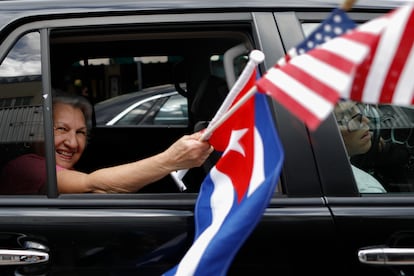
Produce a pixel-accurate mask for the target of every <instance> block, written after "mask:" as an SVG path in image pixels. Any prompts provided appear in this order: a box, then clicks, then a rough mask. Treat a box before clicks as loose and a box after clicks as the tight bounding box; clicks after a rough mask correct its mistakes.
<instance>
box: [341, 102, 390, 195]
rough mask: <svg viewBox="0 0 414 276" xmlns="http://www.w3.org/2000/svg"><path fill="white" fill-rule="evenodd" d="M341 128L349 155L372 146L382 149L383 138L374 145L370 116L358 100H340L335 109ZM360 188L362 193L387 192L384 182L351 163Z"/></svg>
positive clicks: (364, 151) (367, 149)
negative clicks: (358, 103) (365, 112)
mask: <svg viewBox="0 0 414 276" xmlns="http://www.w3.org/2000/svg"><path fill="white" fill-rule="evenodd" d="M334 113H335V117H336V120H337V123H338V125H339V130H340V131H341V135H342V138H343V141H344V144H345V147H346V150H347V152H348V156H349V157H350V158H351V157H352V156H355V155H358V154H365V153H367V152H368V151H369V149H370V148H371V146H377V147H379V149H380V150H381V149H382V148H383V147H384V143H383V140H380V143H379V144H378V145H372V142H371V135H372V134H371V132H370V127H369V122H370V120H369V118H368V117H367V116H366V115H365V114H364V112H363V111H362V108H360V107H359V106H358V105H357V103H356V102H353V101H348V100H346V101H340V102H339V103H338V104H337V105H336V106H335V109H334ZM351 167H352V172H353V173H354V177H355V181H356V184H357V186H358V190H359V192H361V193H386V192H387V191H386V190H385V189H384V187H383V186H382V184H381V183H380V182H379V181H378V180H377V179H376V178H375V177H373V176H372V175H370V174H369V173H367V172H365V171H364V170H361V169H360V168H358V167H356V166H355V165H353V164H351Z"/></svg>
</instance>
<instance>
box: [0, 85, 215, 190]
mask: <svg viewBox="0 0 414 276" xmlns="http://www.w3.org/2000/svg"><path fill="white" fill-rule="evenodd" d="M91 116H92V106H91V105H90V104H89V102H88V101H87V100H86V99H85V98H84V97H81V96H76V95H68V94H63V93H60V94H56V95H55V96H54V97H53V122H54V137H55V157H56V174H57V184H58V190H59V192H60V193H129V192H136V191H138V190H139V189H141V188H142V187H144V186H146V185H148V184H150V183H152V182H155V181H157V180H159V179H161V178H162V177H164V176H166V175H168V174H169V173H170V172H172V171H176V170H180V169H188V168H192V167H199V166H201V165H202V164H203V163H204V161H205V160H206V159H207V157H208V156H209V155H210V153H211V152H212V151H213V147H212V146H211V145H210V144H209V143H208V142H203V141H200V140H199V138H200V136H201V134H200V132H197V133H194V134H192V135H184V136H183V137H181V138H180V139H178V140H177V141H176V142H175V143H173V144H172V145H171V146H170V147H169V148H168V149H166V150H165V151H163V152H161V153H159V154H157V155H154V156H151V157H149V158H146V159H142V160H139V161H136V162H131V163H127V164H122V165H118V166H113V167H108V168H103V169H99V170H96V171H94V172H91V173H89V174H87V173H83V172H80V171H76V170H74V169H73V168H74V165H75V164H76V163H77V162H78V160H79V159H80V157H81V156H82V153H83V152H84V149H85V147H86V143H87V136H88V132H89V130H90V128H91ZM102 150H103V151H105V149H104V148H103V149H102ZM1 176H2V178H1V179H2V183H1V185H0V193H1V194H32V193H42V192H43V191H44V190H45V188H44V186H45V184H46V167H45V161H44V157H43V156H40V155H36V154H26V155H22V156H20V157H18V158H16V159H14V160H12V161H10V162H9V163H8V164H7V165H6V166H5V167H4V168H3V170H2V172H1ZM28 181H30V182H31V183H30V185H28Z"/></svg>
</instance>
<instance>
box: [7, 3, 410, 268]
mask: <svg viewBox="0 0 414 276" xmlns="http://www.w3.org/2000/svg"><path fill="white" fill-rule="evenodd" d="M30 3H31V4H32V5H33V6H34V7H35V8H30V7H29V6H28V5H29V2H25V1H3V2H0V15H1V16H0V40H1V42H2V43H1V45H0V57H1V58H3V57H4V56H5V55H6V54H7V49H9V48H10V47H11V46H12V45H13V43H14V42H15V41H16V40H17V38H18V37H20V36H21V34H22V33H25V32H27V31H29V30H33V29H37V28H39V29H43V30H42V31H41V38H42V41H43V42H42V48H46V49H47V50H45V51H46V52H42V53H43V54H44V53H46V55H43V56H42V60H43V63H44V64H45V65H44V67H43V68H42V71H43V72H44V76H43V83H44V87H43V89H44V90H45V91H46V92H50V87H49V86H50V79H49V78H50V75H49V70H50V67H49V58H50V57H49V56H48V54H50V53H48V50H50V49H49V47H46V44H47V37H48V32H49V31H50V30H54V29H56V28H59V27H64V26H69V27H71V28H81V27H82V26H84V25H85V24H89V25H88V26H89V27H91V28H95V27H97V26H100V25H106V26H107V25H111V24H113V25H120V26H124V25H128V24H135V23H137V22H139V23H142V24H148V25H150V24H158V23H159V22H161V23H164V24H170V23H183V22H184V23H186V24H192V23H194V22H195V23H197V22H200V21H202V22H203V23H212V22H213V23H217V22H218V23H220V24H223V23H226V22H230V24H236V23H239V22H244V23H245V22H248V23H249V24H250V26H251V28H252V36H253V41H254V42H255V45H256V46H257V47H258V48H259V49H261V50H262V51H263V52H264V54H265V56H266V60H265V62H264V64H263V65H261V66H260V70H261V72H262V74H263V72H265V71H266V70H267V69H269V68H270V67H271V66H273V65H274V64H275V62H276V61H277V60H278V59H279V58H280V57H281V56H283V54H284V52H285V51H286V50H287V49H289V48H291V47H293V46H294V45H295V44H296V43H297V42H299V41H300V40H301V39H303V33H302V30H301V28H300V22H303V21H306V20H307V21H312V22H313V21H316V22H319V21H321V20H322V19H324V18H325V17H326V15H327V13H328V12H329V10H330V9H331V8H333V7H336V6H337V5H338V3H337V2H334V1H307V2H303V1H289V0H287V1H283V2H282V1H221V2H220V1H208V2H200V1H117V2H116V3H115V2H114V1H71V2H64V1H31V2H30ZM368 3H370V4H368ZM399 3H400V2H397V1H395V2H389V1H359V2H358V3H356V9H355V12H352V13H351V16H352V17H354V18H356V19H359V20H367V19H369V18H372V17H375V16H376V15H378V14H382V13H384V12H385V11H386V10H388V9H390V8H391V7H394V6H397V5H399ZM374 8H375V10H373V11H372V12H370V11H371V9H374ZM218 11H219V12H220V14H219V15H217V12H218ZM377 12H378V13H377ZM373 13H375V14H374V15H373ZM46 95H48V94H47V93H46ZM269 103H270V105H271V107H272V110H273V112H274V113H275V114H274V115H275V123H276V126H277V129H278V132H279V133H278V134H279V136H280V139H281V141H282V144H283V147H284V150H285V156H286V159H285V161H284V167H283V171H282V174H281V176H280V181H279V184H278V185H279V187H278V189H280V190H282V192H280V193H276V194H275V195H274V197H273V198H272V200H271V202H270V204H269V206H268V208H267V209H266V211H265V213H264V215H263V217H262V219H261V221H260V223H259V224H258V226H257V227H256V228H255V230H254V232H253V233H252V235H251V236H250V237H249V238H248V240H247V241H246V243H245V244H244V246H243V247H242V248H241V249H240V251H239V252H238V254H237V255H236V257H235V259H234V262H233V263H232V266H231V267H230V270H229V275H240V274H241V273H243V274H253V273H255V274H269V273H270V274H282V275H303V270H305V272H306V273H309V274H312V275H313V274H315V275H332V274H334V275H394V272H395V271H397V272H398V271H399V270H398V269H396V268H390V267H389V266H370V265H365V264H361V263H360V262H359V261H358V255H357V252H358V250H359V249H361V248H365V247H371V246H389V247H408V246H412V238H413V231H414V223H413V216H414V206H413V205H414V200H413V195H412V194H409V193H408V194H400V195H395V196H394V195H361V194H359V193H358V191H357V189H356V185H355V180H354V178H353V175H352V172H351V170H350V166H349V161H348V158H347V156H346V152H345V149H344V147H343V145H342V140H341V139H340V133H339V131H338V129H337V126H336V122H335V119H334V117H333V116H331V117H329V118H328V119H327V120H326V121H325V122H324V123H323V124H322V125H321V126H320V128H319V129H318V130H317V131H315V132H311V131H309V130H308V129H307V128H306V127H305V125H304V124H303V123H302V122H300V121H299V120H297V119H296V118H294V117H293V116H292V114H290V113H289V112H288V111H287V110H286V109H285V108H284V107H283V106H281V105H280V104H278V103H277V102H275V101H271V100H270V99H269ZM48 104H49V107H48V106H47V105H48ZM45 105H46V108H45V110H47V108H50V102H49V103H48V102H46V103H45ZM50 115H51V114H50V113H46V116H50ZM46 118H48V119H46ZM47 120H49V121H47ZM47 122H49V124H50V123H51V118H50V117H45V127H46V128H47V127H49V128H50V125H48V124H47ZM48 131H50V132H48ZM143 133H145V135H143ZM181 134H182V130H180V129H174V128H172V129H168V130H165V129H158V128H149V127H148V128H143V129H136V128H130V127H116V130H114V129H113V128H111V127H109V126H107V127H100V128H97V129H96V130H94V133H93V135H94V138H97V139H94V140H93V142H91V144H89V145H88V150H89V152H90V153H87V154H86V155H85V157H84V158H83V160H82V161H81V162H80V164H79V166H80V167H82V168H84V169H85V170H88V171H91V170H94V169H96V168H98V167H103V166H107V165H109V164H108V163H106V162H107V161H108V160H107V159H108V158H107V157H108V156H111V157H113V158H112V160H110V161H111V162H113V163H121V162H124V161H125V160H133V159H134V158H136V153H137V152H141V154H142V155H146V156H149V155H151V154H155V152H153V149H152V148H151V149H150V148H148V146H147V145H148V144H149V143H153V144H157V145H158V146H159V148H160V149H161V148H165V147H167V146H168V145H169V144H170V143H171V142H172V141H174V139H176V138H178V137H179V136H180V135H181ZM45 135H46V137H49V138H48V139H51V137H52V134H51V128H50V129H46V131H45ZM51 141H52V140H49V141H48V142H49V144H53V143H51ZM51 153H53V150H52V149H51V148H50V149H49V156H48V158H49V159H48V164H49V167H52V169H51V170H50V172H49V173H50V174H51V176H50V177H49V178H50V181H51V182H56V181H55V180H54V179H55V176H54V175H53V172H54V166H53V164H54V162H53V155H52V154H51ZM333 153H335V154H333ZM51 164H52V165H51ZM159 186H160V185H157V184H156V185H154V190H152V187H151V188H150V187H149V188H148V190H143V191H142V193H136V194H128V195H126V194H121V195H89V194H88V195H58V194H57V193H56V191H54V190H53V189H56V186H54V187H53V186H51V187H52V188H51V191H49V193H48V195H45V196H40V195H39V196H37V195H36V196H35V195H30V196H5V195H2V196H0V248H1V249H11V248H20V247H21V246H22V243H21V241H22V240H24V241H34V242H38V243H40V244H43V245H45V247H47V248H48V250H47V252H48V253H49V254H50V258H51V261H50V262H48V263H47V264H41V265H28V266H27V265H26V266H25V265H22V266H0V272H1V273H3V274H2V275H15V274H16V273H17V272H18V273H19V274H20V275H36V274H37V275H38V274H41V273H43V274H47V275H137V274H142V275H160V274H161V273H162V272H164V271H166V270H167V269H169V268H170V267H172V266H173V265H175V264H176V263H177V262H178V261H179V260H180V258H181V257H182V256H183V254H184V253H185V251H186V249H188V247H189V246H190V245H191V243H192V237H193V234H194V233H193V232H194V221H193V211H194V205H195V202H196V200H197V196H198V194H197V192H195V191H196V189H195V191H194V190H192V189H191V188H192V187H191V186H190V187H189V188H190V192H188V193H178V192H177V191H176V188H175V186H174V183H173V182H172V181H171V182H170V183H169V184H168V188H166V187H159ZM160 188H163V189H164V190H167V192H165V193H159V192H157V191H158V190H157V189H160ZM154 191H155V192H154ZM409 268H410V267H408V268H407V267H404V268H401V271H405V272H406V273H409V272H411V271H410V270H408V269H409ZM393 269H394V270H393ZM395 269H396V270H395ZM399 269H400V268H399ZM397 272H395V273H397Z"/></svg>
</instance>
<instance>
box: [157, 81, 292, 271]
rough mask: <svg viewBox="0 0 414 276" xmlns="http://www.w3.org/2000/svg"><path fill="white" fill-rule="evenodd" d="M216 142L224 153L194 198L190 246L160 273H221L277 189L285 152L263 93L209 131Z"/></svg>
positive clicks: (213, 141) (225, 269)
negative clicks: (193, 236)
mask: <svg viewBox="0 0 414 276" xmlns="http://www.w3.org/2000/svg"><path fill="white" fill-rule="evenodd" d="M254 80H255V79H253V81H250V82H249V83H250V84H252V83H254ZM245 90H246V89H245ZM215 135H217V136H216V137H215ZM215 141H220V143H219V144H217V149H220V148H221V149H223V150H224V151H223V153H222V156H221V158H220V159H219V160H218V162H217V163H216V165H215V166H214V167H213V168H212V169H211V170H210V172H209V174H208V175H207V176H206V178H205V180H204V181H203V183H202V186H201V189H200V193H199V195H198V199H197V203H196V206H195V238H194V242H193V245H192V246H191V247H190V249H189V250H188V252H187V253H186V254H185V256H184V257H183V258H182V260H181V262H180V263H179V264H178V265H177V266H176V267H174V268H172V269H171V270H169V271H168V272H166V273H165V275H225V274H226V272H227V270H228V268H229V266H230V264H231V262H232V260H233V258H234V256H235V255H236V253H237V251H238V249H239V248H240V247H241V246H242V244H243V243H244V241H245V240H246V239H247V237H248V236H249V235H250V233H251V232H252V231H253V229H254V228H255V226H256V225H257V223H258V222H259V221H260V219H261V217H262V214H263V212H264V211H265V208H266V207H267V205H268V203H269V201H270V199H271V197H272V194H273V193H274V190H275V188H276V186H277V182H278V178H279V174H280V170H281V167H282V163H283V159H284V153H283V149H282V146H281V143H280V141H279V139H278V136H277V133H276V130H275V128H274V122H273V119H272V117H271V113H270V109H269V106H268V103H267V98H266V96H265V95H263V94H259V93H256V94H255V95H254V96H253V97H251V98H250V99H249V100H248V101H247V102H246V103H245V104H243V105H242V106H241V107H240V108H239V109H237V111H236V112H235V113H234V114H232V115H231V117H230V118H229V119H228V120H226V122H225V123H223V124H222V125H221V126H220V127H219V128H218V129H217V130H216V131H214V132H213V133H212V136H211V138H210V142H211V144H212V145H213V146H215V147H216V144H215Z"/></svg>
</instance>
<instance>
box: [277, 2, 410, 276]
mask: <svg viewBox="0 0 414 276" xmlns="http://www.w3.org/2000/svg"><path fill="white" fill-rule="evenodd" d="M385 12H387V11H386V10H384V11H380V12H379V13H369V12H358V11H355V12H352V11H351V12H348V14H349V15H350V17H351V18H352V19H353V20H355V21H356V22H357V23H363V22H365V21H367V20H370V19H372V18H376V17H378V16H381V15H382V14H383V13H385ZM326 16H327V15H326V14H323V15H322V14H319V13H318V14H314V13H309V14H307V13H297V14H295V15H294V14H282V17H281V19H282V20H283V22H284V23H287V22H289V21H290V20H293V21H296V19H294V18H293V17H297V18H299V19H300V22H301V24H302V26H301V28H302V29H304V26H303V25H306V24H312V23H315V21H318V20H319V22H320V21H322V20H323V19H324V18H326ZM276 17H277V18H279V17H278V15H276ZM278 26H282V22H281V24H279V25H278ZM281 28H283V27H281ZM286 31H287V30H286ZM289 31H290V32H291V30H289ZM282 32H283V31H282ZM282 37H285V36H283V35H282ZM286 37H287V36H286ZM300 40H301V38H298V39H297V41H300ZM297 41H296V42H294V41H293V42H292V41H290V40H287V39H284V42H285V43H286V45H287V48H289V47H293V46H294V45H295V43H297ZM374 109H375V110H376V111H375V113H376V114H378V115H376V117H371V118H370V121H371V122H370V123H371V124H372V125H371V130H372V131H373V133H374V135H373V136H375V133H376V132H377V133H380V135H381V137H382V138H383V139H384V141H385V147H384V149H383V151H382V152H380V153H377V155H375V160H374V161H373V164H375V165H373V167H372V171H371V174H372V175H374V176H375V177H378V178H379V179H380V180H382V184H384V185H386V186H385V187H386V189H387V193H385V194H374V193H369V194H368V193H363V192H358V189H357V185H356V180H355V178H354V175H353V173H352V170H351V169H350V164H354V158H351V159H350V160H349V159H348V157H347V153H346V147H345V146H344V142H343V141H342V137H341V135H340V134H339V132H338V125H337V121H336V119H335V116H331V117H329V118H328V119H327V120H326V121H325V122H324V123H323V124H322V125H321V127H320V128H319V129H318V130H317V131H315V132H310V140H311V141H312V145H313V150H314V154H315V160H316V162H317V164H318V165H317V166H318V171H319V177H320V180H321V184H322V191H323V194H324V195H325V197H324V200H325V201H326V203H327V206H328V208H329V210H330V212H331V213H332V215H333V219H334V222H335V229H336V230H335V231H336V239H337V241H338V243H339V247H338V248H335V249H331V250H328V251H327V252H326V254H333V255H335V256H336V258H337V259H338V261H340V262H343V263H346V264H347V265H346V267H344V268H343V269H344V270H342V271H340V272H339V274H341V275H342V274H346V275H350V274H352V275H412V274H413V269H412V266H411V265H412V262H411V260H412V249H413V243H412V241H413V227H414V223H413V220H412V219H413V214H414V213H413V212H414V209H413V207H414V206H413V203H414V201H413V199H414V198H413V194H412V185H413V184H412V178H411V165H410V160H411V156H412V151H411V146H410V145H411V144H410V143H411V135H410V134H411V131H412V121H411V120H412V117H411V115H410V113H411V111H410V110H411V108H410V107H408V108H406V109H404V110H406V111H404V112H403V111H401V110H402V109H401V107H398V106H382V105H374ZM390 109H392V110H394V111H393V112H391V111H390V112H387V110H390ZM395 118H396V119H395ZM394 119H395V121H393V120H394ZM401 122H404V123H401ZM392 137H394V138H392ZM350 162H351V163H350ZM399 164H401V165H399ZM397 175H398V177H397ZM387 185H388V186H387ZM323 257H324V256H321V259H323ZM335 274H338V273H335Z"/></svg>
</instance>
